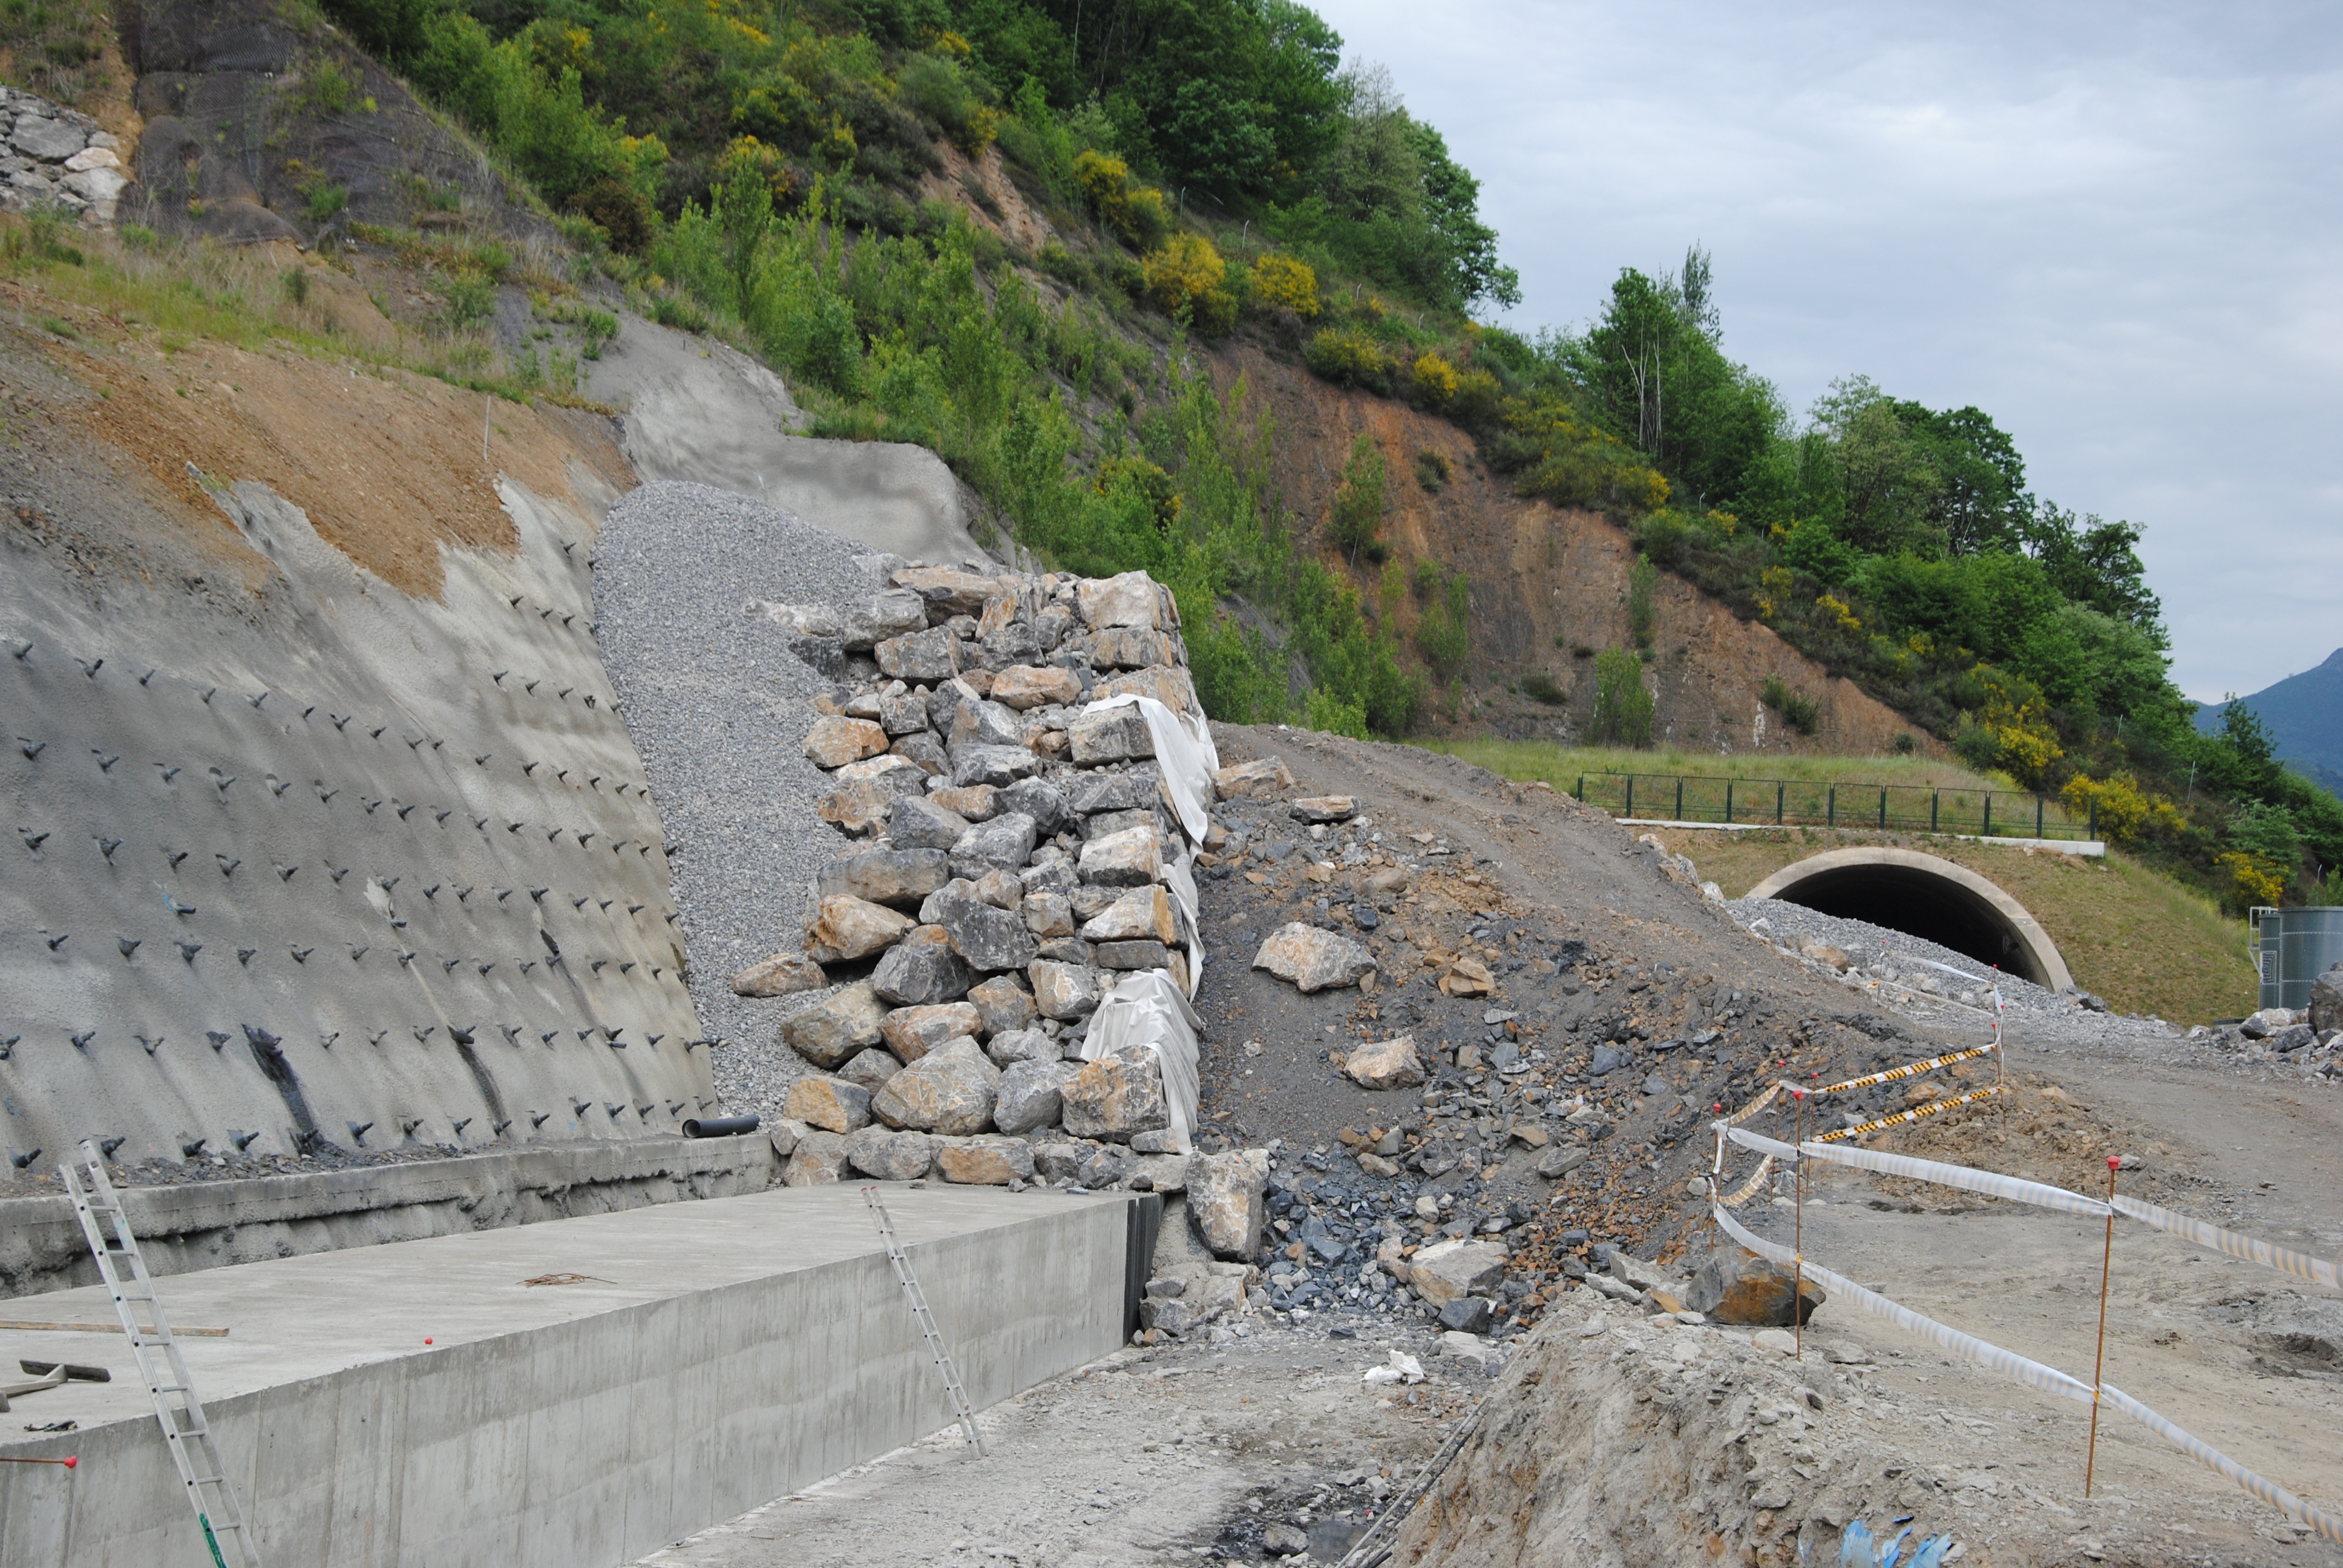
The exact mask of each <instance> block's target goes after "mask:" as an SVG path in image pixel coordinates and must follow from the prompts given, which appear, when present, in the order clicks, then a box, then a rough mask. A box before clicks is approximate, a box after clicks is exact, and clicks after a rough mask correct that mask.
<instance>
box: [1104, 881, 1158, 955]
mask: <svg viewBox="0 0 2343 1568" xmlns="http://www.w3.org/2000/svg"><path fill="white" fill-rule="evenodd" d="M1179 934H1180V933H1179V928H1178V927H1177V926H1176V925H1174V924H1173V923H1172V895H1171V894H1170V893H1168V892H1166V891H1164V890H1163V885H1162V884H1161V883H1160V882H1152V883H1150V884H1149V885H1148V886H1146V887H1143V888H1133V889H1132V890H1131V891H1130V892H1127V893H1125V894H1123V895H1122V897H1121V898H1119V899H1117V900H1115V901H1114V902H1113V903H1111V904H1109V905H1108V906H1107V907H1106V910H1105V912H1104V913H1102V914H1100V915H1098V916H1097V917H1096V918H1094V919H1092V920H1089V921H1087V922H1085V923H1084V924H1083V926H1082V940H1084V941H1086V942H1133V941H1154V942H1162V943H1165V944H1167V945H1168V944H1169V943H1171V942H1173V941H1176V940H1178V939H1179Z"/></svg>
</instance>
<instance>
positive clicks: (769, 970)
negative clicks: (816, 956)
mask: <svg viewBox="0 0 2343 1568" xmlns="http://www.w3.org/2000/svg"><path fill="white" fill-rule="evenodd" d="M829 983H830V977H829V976H828V975H825V974H823V973H822V972H821V966H820V964H818V963H816V962H814V960H811V959H809V958H808V957H806V955H805V954H803V953H775V954H774V955H773V956H772V957H771V958H769V959H759V960H757V961H756V962H755V963H752V964H750V965H749V967H748V968H747V969H744V970H741V971H740V972H739V974H736V975H734V976H733V977H732V994H733V995H734V996H757V997H768V996H789V995H790V994H792V993H793V992H796V991H801V990H821V989H822V987H824V986H826V985H828V984H829Z"/></svg>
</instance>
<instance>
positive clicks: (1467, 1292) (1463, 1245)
mask: <svg viewBox="0 0 2343 1568" xmlns="http://www.w3.org/2000/svg"><path fill="white" fill-rule="evenodd" d="M1504 1279H1505V1250H1504V1249H1503V1247H1500V1246H1497V1245H1495V1244H1493V1243H1492V1242H1488V1241H1466V1240H1465V1239H1463V1237H1457V1238H1455V1239H1453V1240H1452V1241H1437V1242H1434V1243H1433V1245H1431V1246H1429V1247H1426V1248H1424V1249H1423V1251H1420V1252H1418V1253H1416V1255H1415V1256H1414V1257H1413V1259H1411V1260H1410V1261H1409V1265H1408V1274H1407V1282H1408V1283H1409V1284H1410V1285H1411V1286H1413V1288H1414V1290H1415V1293H1416V1294H1417V1295H1419V1296H1421V1297H1422V1298H1423V1300H1425V1301H1427V1302H1431V1303H1432V1304H1433V1306H1435V1307H1444V1306H1446V1305H1447V1304H1448V1303H1449V1302H1453V1301H1454V1300H1456V1298H1457V1297H1459V1296H1485V1295H1487V1294H1488V1293H1489V1292H1492V1291H1493V1290H1495V1289H1496V1288H1497V1287H1498V1286H1499V1285H1501V1284H1503V1282H1504Z"/></svg>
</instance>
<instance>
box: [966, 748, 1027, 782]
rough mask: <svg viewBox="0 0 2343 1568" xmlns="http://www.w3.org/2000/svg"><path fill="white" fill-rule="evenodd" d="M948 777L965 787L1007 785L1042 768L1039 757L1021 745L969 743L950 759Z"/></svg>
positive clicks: (1025, 777)
mask: <svg viewBox="0 0 2343 1568" xmlns="http://www.w3.org/2000/svg"><path fill="white" fill-rule="evenodd" d="M951 763H952V771H951V781H952V782H953V784H955V785H958V786H960V787H963V788H965V787H967V786H970V785H975V784H990V785H994V786H996V787H999V788H1001V789H1006V788H1007V787H1008V786H1010V785H1011V784H1014V783H1016V782H1017V780H1019V779H1027V778H1031V776H1032V775H1034V774H1036V773H1038V772H1040V771H1041V758H1039V757H1038V756H1036V755H1034V754H1033V753H1032V752H1031V751H1030V750H1028V749H1026V748H1024V747H1022V746H971V747H970V748H968V749H966V750H964V751H961V752H959V753H957V754H956V755H954V756H953V758H952V759H951Z"/></svg>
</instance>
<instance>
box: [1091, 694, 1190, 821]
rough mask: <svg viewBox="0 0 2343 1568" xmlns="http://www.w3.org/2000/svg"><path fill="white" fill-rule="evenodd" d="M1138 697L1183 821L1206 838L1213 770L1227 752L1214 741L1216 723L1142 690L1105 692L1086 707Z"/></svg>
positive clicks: (1118, 703)
mask: <svg viewBox="0 0 2343 1568" xmlns="http://www.w3.org/2000/svg"><path fill="white" fill-rule="evenodd" d="M1134 702H1135V703H1137V704H1138V705H1139V711H1140V715H1141V717H1142V718H1144V719H1146V720H1147V733H1148V735H1149V736H1150V737H1151V739H1153V740H1154V742H1155V761H1156V765H1157V766H1158V767H1160V768H1161V769H1162V770H1163V782H1164V785H1165V788H1166V789H1167V790H1168V792H1169V793H1170V795H1171V797H1172V809H1173V810H1174V811H1176V812H1178V813H1179V817H1180V826H1181V827H1182V828H1184V829H1187V831H1188V838H1189V839H1190V840H1191V841H1192V842H1194V843H1198V844H1201V843H1202V842H1203V841H1204V831H1205V829H1207V828H1209V827H1210V826H1211V825H1212V775H1213V774H1215V773H1217V772H1219V771H1220V769H1221V754H1220V752H1219V750H1218V749H1215V748H1214V746H1213V745H1212V729H1211V728H1210V727H1209V726H1207V725H1206V724H1205V723H1204V721H1203V720H1202V719H1199V718H1197V717H1195V716H1194V715H1192V714H1187V713H1174V712H1172V710H1171V709H1169V708H1166V707H1164V706H1163V704H1162V703H1161V702H1159V701H1157V700H1156V699H1154V698H1151V697H1141V696H1140V695H1138V694H1137V693H1136V692H1125V693H1123V694H1122V695H1121V697H1102V698H1101V699H1099V700H1098V701H1096V702H1093V703H1091V704H1090V705H1089V706H1088V707H1086V708H1084V709H1082V711H1083V712H1084V713H1100V712H1103V711H1104V710H1105V709H1110V708H1121V707H1123V706H1124V705H1126V704H1128V703H1134Z"/></svg>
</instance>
